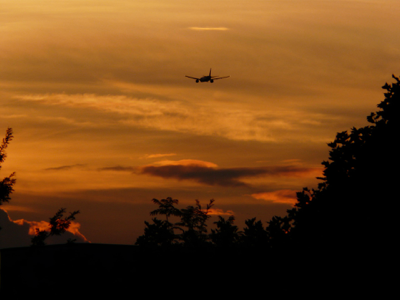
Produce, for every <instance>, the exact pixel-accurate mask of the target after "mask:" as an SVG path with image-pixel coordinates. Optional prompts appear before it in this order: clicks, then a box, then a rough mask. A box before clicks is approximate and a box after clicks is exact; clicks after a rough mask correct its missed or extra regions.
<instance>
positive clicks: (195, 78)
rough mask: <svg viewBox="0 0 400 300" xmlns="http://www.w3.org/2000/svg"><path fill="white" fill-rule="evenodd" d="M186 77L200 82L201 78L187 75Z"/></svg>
mask: <svg viewBox="0 0 400 300" xmlns="http://www.w3.org/2000/svg"><path fill="white" fill-rule="evenodd" d="M185 77H187V78H191V79H196V80H200V78H196V77H192V76H187V75H185Z"/></svg>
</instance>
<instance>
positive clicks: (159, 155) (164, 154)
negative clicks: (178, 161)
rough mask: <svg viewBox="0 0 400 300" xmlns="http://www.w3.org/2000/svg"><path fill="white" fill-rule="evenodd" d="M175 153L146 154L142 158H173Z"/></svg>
mask: <svg viewBox="0 0 400 300" xmlns="http://www.w3.org/2000/svg"><path fill="white" fill-rule="evenodd" d="M175 155H176V153H159V154H146V155H145V156H143V157H142V158H146V159H150V158H160V157H168V156H175Z"/></svg>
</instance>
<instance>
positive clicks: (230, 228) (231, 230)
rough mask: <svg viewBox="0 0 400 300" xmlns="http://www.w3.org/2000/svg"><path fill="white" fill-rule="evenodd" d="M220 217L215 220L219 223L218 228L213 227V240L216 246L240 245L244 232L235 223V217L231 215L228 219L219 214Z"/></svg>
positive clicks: (211, 235)
mask: <svg viewBox="0 0 400 300" xmlns="http://www.w3.org/2000/svg"><path fill="white" fill-rule="evenodd" d="M218 218H219V220H218V221H216V222H214V224H216V225H217V229H215V230H214V229H211V234H210V237H211V241H212V242H213V243H214V245H215V246H217V247H221V248H231V247H235V246H238V244H239V242H240V238H241V234H242V233H241V232H240V231H239V229H238V227H237V226H236V225H233V223H234V221H235V217H234V216H229V218H228V219H227V220H225V218H223V217H221V216H218Z"/></svg>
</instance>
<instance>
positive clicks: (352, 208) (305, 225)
mask: <svg viewBox="0 0 400 300" xmlns="http://www.w3.org/2000/svg"><path fill="white" fill-rule="evenodd" d="M393 78H394V79H395V80H396V82H395V83H393V84H391V85H389V84H388V83H386V84H385V85H384V86H383V87H382V88H383V89H385V90H387V92H386V93H385V94H384V95H385V99H384V100H383V101H382V102H381V103H380V104H379V105H378V108H380V111H378V112H376V113H371V115H370V116H368V117H367V120H368V122H370V123H371V124H372V125H370V126H365V127H362V128H358V129H357V128H352V129H351V131H350V132H347V131H343V132H339V133H338V134H337V135H336V139H335V140H334V141H333V142H332V143H329V144H328V146H329V147H330V148H331V150H330V152H329V160H328V161H323V162H322V164H323V165H324V172H323V175H324V176H323V177H321V178H319V179H320V180H322V182H321V183H320V184H319V185H318V188H317V189H315V190H309V189H307V188H305V189H304V190H303V191H302V192H299V193H298V194H297V203H296V204H295V207H294V208H293V209H291V210H289V211H288V218H289V220H290V222H291V223H290V228H289V230H288V232H289V233H290V234H288V235H287V236H288V237H290V238H292V239H293V241H294V242H295V243H296V245H297V246H298V247H300V248H302V247H303V248H304V249H309V248H310V247H313V248H314V249H317V248H318V249H336V250H338V249H340V250H343V249H360V248H368V249H372V248H374V249H376V248H381V247H384V246H387V245H389V244H391V243H393V242H394V240H397V238H396V237H398V232H399V231H398V229H399V228H398V227H399V225H398V216H397V211H398V201H397V199H398V197H397V198H396V194H397V193H398V191H397V182H398V178H399V177H398V171H399V163H398V150H397V149H398V148H397V145H398V142H397V140H398V135H399V129H400V126H399V117H400V99H399V98H400V81H399V78H398V77H396V76H394V75H393ZM285 230H286V229H285Z"/></svg>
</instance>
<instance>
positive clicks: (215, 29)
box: [189, 27, 229, 31]
mask: <svg viewBox="0 0 400 300" xmlns="http://www.w3.org/2000/svg"><path fill="white" fill-rule="evenodd" d="M189 29H190V30H197V31H226V30H229V28H227V27H189Z"/></svg>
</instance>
